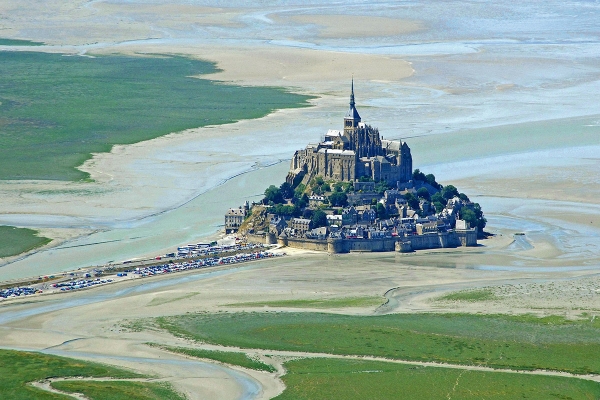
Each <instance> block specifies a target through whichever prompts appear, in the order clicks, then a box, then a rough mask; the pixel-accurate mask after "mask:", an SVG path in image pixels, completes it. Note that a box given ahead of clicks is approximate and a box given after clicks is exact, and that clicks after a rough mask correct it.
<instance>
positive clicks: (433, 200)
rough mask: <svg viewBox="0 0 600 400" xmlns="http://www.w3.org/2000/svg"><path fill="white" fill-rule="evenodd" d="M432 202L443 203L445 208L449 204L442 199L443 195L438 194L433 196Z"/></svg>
mask: <svg viewBox="0 0 600 400" xmlns="http://www.w3.org/2000/svg"><path fill="white" fill-rule="evenodd" d="M431 201H432V202H433V203H436V202H437V203H442V204H443V205H444V206H446V204H447V200H446V199H444V198H443V197H442V193H440V192H436V193H434V194H433V196H431Z"/></svg>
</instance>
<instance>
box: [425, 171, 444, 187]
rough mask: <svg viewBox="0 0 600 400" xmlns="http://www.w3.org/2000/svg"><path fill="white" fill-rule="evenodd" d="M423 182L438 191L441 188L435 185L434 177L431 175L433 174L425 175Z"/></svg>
mask: <svg viewBox="0 0 600 400" xmlns="http://www.w3.org/2000/svg"><path fill="white" fill-rule="evenodd" d="M425 180H426V181H427V183H429V184H430V185H431V186H433V187H434V188H436V189H438V190H440V189H441V188H442V185H440V184H439V183H437V181H436V180H435V175H433V174H427V175H425Z"/></svg>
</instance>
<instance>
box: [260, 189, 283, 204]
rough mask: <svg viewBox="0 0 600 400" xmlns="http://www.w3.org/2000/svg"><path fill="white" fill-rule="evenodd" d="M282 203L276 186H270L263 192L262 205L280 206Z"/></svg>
mask: <svg viewBox="0 0 600 400" xmlns="http://www.w3.org/2000/svg"><path fill="white" fill-rule="evenodd" d="M283 202H284V200H283V195H282V194H281V190H279V188H278V187H277V186H275V185H271V186H269V187H268V188H267V189H266V190H265V198H264V199H263V203H264V204H281V203H283Z"/></svg>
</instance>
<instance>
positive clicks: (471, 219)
mask: <svg viewBox="0 0 600 400" xmlns="http://www.w3.org/2000/svg"><path fill="white" fill-rule="evenodd" d="M460 217H461V218H462V219H464V220H465V221H467V222H468V223H469V225H471V226H472V227H476V226H477V217H476V216H475V212H473V210H470V209H468V208H463V209H462V210H460Z"/></svg>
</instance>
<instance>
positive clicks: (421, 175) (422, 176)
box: [412, 169, 427, 182]
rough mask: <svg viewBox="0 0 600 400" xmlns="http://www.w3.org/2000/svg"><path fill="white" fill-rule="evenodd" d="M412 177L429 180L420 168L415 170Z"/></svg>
mask: <svg viewBox="0 0 600 400" xmlns="http://www.w3.org/2000/svg"><path fill="white" fill-rule="evenodd" d="M412 178H413V180H414V181H421V182H427V178H426V177H425V174H424V173H422V172H421V171H419V170H418V169H415V171H414V172H413V176H412Z"/></svg>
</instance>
